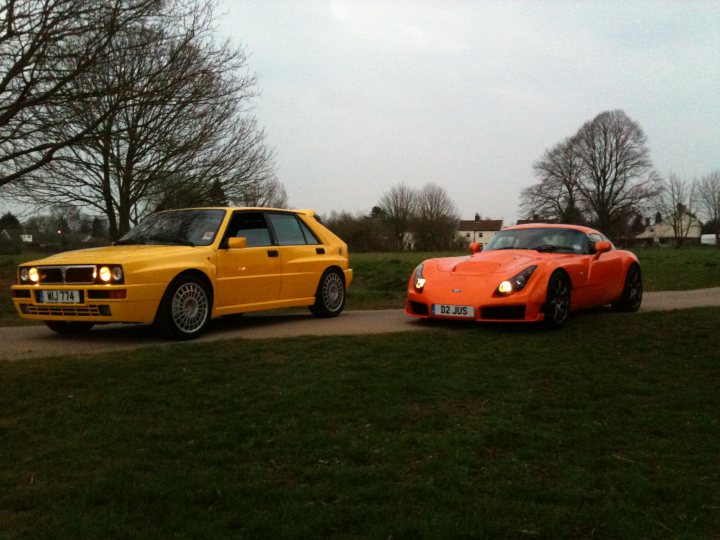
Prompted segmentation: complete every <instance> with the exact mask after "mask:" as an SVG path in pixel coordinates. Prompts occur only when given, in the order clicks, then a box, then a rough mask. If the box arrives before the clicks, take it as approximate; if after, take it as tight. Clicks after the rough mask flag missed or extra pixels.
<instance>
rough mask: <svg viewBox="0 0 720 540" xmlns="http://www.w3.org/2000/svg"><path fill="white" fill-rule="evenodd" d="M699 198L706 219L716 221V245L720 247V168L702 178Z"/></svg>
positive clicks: (699, 185)
mask: <svg viewBox="0 0 720 540" xmlns="http://www.w3.org/2000/svg"><path fill="white" fill-rule="evenodd" d="M698 198H699V203H700V207H701V209H702V211H703V213H704V214H705V219H706V220H707V221H708V222H713V223H714V232H715V246H716V247H718V248H720V170H718V171H714V172H712V173H710V174H708V175H707V176H704V177H703V178H702V180H700V182H699V184H698Z"/></svg>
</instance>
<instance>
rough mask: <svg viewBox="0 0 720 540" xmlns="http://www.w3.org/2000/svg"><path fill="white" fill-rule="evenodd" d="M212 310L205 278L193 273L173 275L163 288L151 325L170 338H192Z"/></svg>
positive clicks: (197, 334) (203, 324) (198, 332)
mask: <svg viewBox="0 0 720 540" xmlns="http://www.w3.org/2000/svg"><path fill="white" fill-rule="evenodd" d="M211 312H212V296H211V294H210V290H209V288H208V286H207V285H206V284H205V282H204V281H203V280H202V279H200V278H197V277H194V276H181V277H179V278H177V279H175V280H174V281H173V282H172V283H171V284H170V285H169V286H168V288H167V291H165V295H164V296H163V299H162V302H161V303H160V308H159V309H158V314H157V316H156V318H155V326H156V327H157V329H158V330H159V331H160V333H161V334H163V335H164V336H166V337H168V338H171V339H183V340H184V339H193V338H195V337H197V336H199V335H200V333H201V332H202V331H203V329H204V328H205V326H206V325H207V323H208V321H209V320H210V313H211Z"/></svg>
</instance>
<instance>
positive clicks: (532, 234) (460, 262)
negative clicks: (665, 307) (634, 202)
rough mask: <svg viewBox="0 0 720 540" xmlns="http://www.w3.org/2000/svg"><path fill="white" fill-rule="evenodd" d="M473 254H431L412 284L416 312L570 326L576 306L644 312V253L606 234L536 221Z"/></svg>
mask: <svg viewBox="0 0 720 540" xmlns="http://www.w3.org/2000/svg"><path fill="white" fill-rule="evenodd" d="M470 251H471V252H472V253H471V255H469V256H464V257H447V258H442V259H428V260H426V261H424V262H422V263H421V264H419V265H418V267H417V268H416V269H415V271H414V272H413V274H412V277H411V278H410V283H409V285H408V299H407V306H406V308H405V312H406V313H407V315H409V316H411V317H419V318H423V319H426V318H437V319H464V320H475V321H499V322H515V321H523V322H534V321H542V322H544V324H546V325H547V326H549V327H552V328H558V327H561V326H563V325H564V324H565V321H566V320H567V317H568V314H569V313H570V311H573V310H579V309H587V308H593V307H599V306H604V305H606V304H612V306H613V307H614V308H615V309H616V310H618V311H637V310H638V309H639V308H640V303H641V302H642V292H643V286H642V273H641V270H640V263H639V262H638V259H637V257H636V256H635V255H634V254H633V253H631V252H629V251H624V250H620V249H615V247H614V246H613V244H612V242H610V241H609V240H608V239H607V238H606V237H605V236H604V235H603V234H602V233H600V232H598V231H596V230H594V229H590V228H588V227H580V226H577V225H556V224H552V225H551V224H544V223H533V224H529V225H518V226H515V227H509V228H507V229H503V230H501V231H499V232H498V233H497V234H496V235H495V236H494V237H493V239H492V240H491V241H490V242H488V244H487V245H486V246H485V248H484V249H482V250H480V246H479V245H478V244H471V245H470Z"/></svg>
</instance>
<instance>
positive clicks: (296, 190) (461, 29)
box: [218, 0, 720, 224]
mask: <svg viewBox="0 0 720 540" xmlns="http://www.w3.org/2000/svg"><path fill="white" fill-rule="evenodd" d="M218 15H219V21H218V22H219V24H218V31H219V32H220V33H221V35H226V36H229V37H230V38H231V39H232V41H233V42H234V43H235V44H236V45H239V46H242V47H244V49H245V51H246V53H247V54H248V56H249V62H248V64H249V67H250V69H251V70H252V71H254V72H255V73H256V74H257V75H258V90H259V91H260V93H261V95H260V96H259V97H258V98H257V100H256V109H255V114H256V116H257V118H258V120H259V122H260V124H261V125H263V126H264V128H265V130H266V134H267V143H268V145H269V146H271V147H272V148H274V149H275V151H276V153H277V172H278V177H279V179H280V181H281V182H282V183H283V184H284V185H285V187H286V189H287V191H288V195H289V198H290V204H291V205H292V206H293V207H297V208H315V209H316V210H318V211H319V212H321V213H325V214H326V213H328V212H330V211H331V210H348V211H353V212H356V211H362V212H366V213H367V212H369V211H370V209H371V208H372V206H373V205H375V204H377V202H378V201H379V199H380V197H381V195H382V194H383V193H384V192H386V191H387V190H388V189H389V188H390V187H392V186H393V185H394V184H396V183H398V182H406V183H408V184H410V185H412V186H415V187H421V186H422V185H423V184H425V183H427V182H437V183H438V184H440V185H442V186H443V187H444V188H445V189H446V190H447V192H448V194H449V195H450V197H451V198H452V199H453V200H454V201H455V204H456V205H457V206H458V209H459V210H460V211H461V213H462V215H463V217H464V218H466V219H469V218H472V216H473V215H474V214H475V212H480V213H481V214H482V215H483V216H484V217H490V218H498V219H499V218H502V219H504V220H505V221H506V224H509V223H510V222H512V221H515V220H516V219H517V218H518V217H523V216H518V195H519V192H520V190H521V189H522V188H523V187H525V186H528V185H530V184H532V183H534V182H535V181H536V179H535V178H534V177H533V171H532V164H533V162H535V161H536V160H538V159H539V158H540V157H541V156H542V154H543V152H544V150H545V149H547V148H549V147H550V146H553V145H554V144H556V143H558V142H560V141H561V140H562V139H564V138H565V137H567V136H570V135H573V134H574V133H575V132H576V131H577V130H578V128H580V126H581V125H582V124H583V123H584V122H586V121H588V120H591V119H592V118H593V117H594V116H595V115H597V114H598V113H600V112H602V111H605V110H610V109H622V110H624V111H625V113H626V114H627V115H628V116H629V117H630V118H632V119H633V120H635V121H637V122H638V123H639V124H640V126H641V127H642V128H643V130H644V131H645V134H646V136H647V138H648V146H649V148H650V152H651V157H652V159H653V162H654V164H655V167H656V169H657V170H658V171H659V172H660V173H662V174H667V173H668V172H676V173H678V174H679V175H681V176H685V177H689V178H693V177H698V176H703V175H705V174H708V173H709V172H711V171H712V170H716V169H719V168H720V1H718V0H715V1H712V2H699V1H682V2H680V1H678V2H663V1H658V0H655V1H648V2H628V1H604V2H591V1H567V2H560V1H525V2H507V1H499V0H498V1H469V0H468V1H448V0H445V1H437V2H431V1H400V0H396V1H393V0H386V1H383V2H370V1H320V0H316V1H309V0H295V1H291V0H287V1H275V0H257V1H250V0H221V2H220V5H219V7H218Z"/></svg>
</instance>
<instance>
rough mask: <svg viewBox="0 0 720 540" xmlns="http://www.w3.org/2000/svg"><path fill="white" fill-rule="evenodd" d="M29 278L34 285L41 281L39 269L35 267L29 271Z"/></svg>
mask: <svg viewBox="0 0 720 540" xmlns="http://www.w3.org/2000/svg"><path fill="white" fill-rule="evenodd" d="M28 276H29V277H30V281H32V282H33V283H37V282H38V281H40V274H39V273H38V269H37V268H35V267H33V268H31V269H30V270H28Z"/></svg>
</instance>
